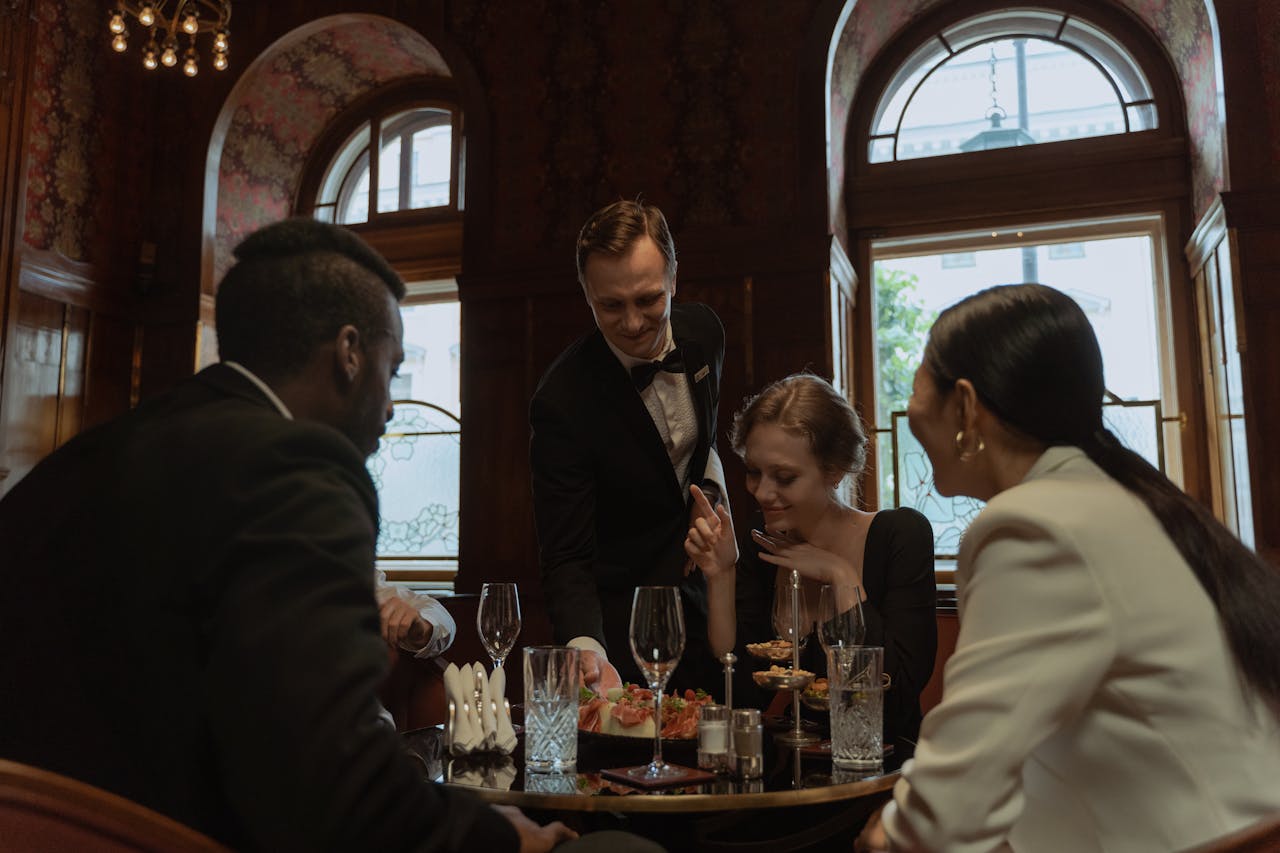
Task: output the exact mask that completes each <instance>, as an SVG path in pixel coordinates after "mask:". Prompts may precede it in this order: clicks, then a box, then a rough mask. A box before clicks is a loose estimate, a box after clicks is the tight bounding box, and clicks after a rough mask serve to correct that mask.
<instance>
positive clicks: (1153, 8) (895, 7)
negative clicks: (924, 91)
mask: <svg viewBox="0 0 1280 853" xmlns="http://www.w3.org/2000/svg"><path fill="white" fill-rule="evenodd" d="M941 2H945V0H897V2H893V3H885V2H874V1H873V0H857V5H856V6H854V8H853V11H852V13H851V14H850V15H849V20H848V22H847V23H846V26H845V29H844V32H842V33H841V34H840V37H839V38H840V41H839V44H838V47H837V49H836V55H835V61H834V67H833V69H832V75H831V89H832V91H831V102H830V109H831V137H832V138H831V158H832V163H831V175H830V181H829V184H828V192H829V199H828V201H829V204H830V207H829V210H830V211H831V216H832V225H833V228H834V229H835V232H836V233H837V234H843V233H844V231H845V230H846V227H845V222H844V210H843V206H844V205H843V193H844V176H845V157H846V156H847V152H846V151H845V146H846V138H847V132H848V123H849V110H850V107H851V105H852V103H853V99H854V97H855V95H856V94H857V87H858V82H859V80H860V79H861V77H862V72H863V71H864V70H865V68H866V67H867V64H868V63H869V62H870V61H871V60H872V59H874V58H875V56H876V54H878V53H879V52H880V50H881V49H882V48H883V47H884V46H885V45H886V44H888V43H889V41H891V40H892V39H893V37H894V36H895V35H896V34H897V33H899V32H901V31H902V29H903V28H904V27H905V26H906V25H907V24H908V23H910V22H911V21H912V20H914V19H915V18H917V17H918V16H919V15H921V14H923V13H924V12H926V11H928V10H930V9H932V8H934V7H935V6H937V5H938V4H939V3H941ZM1118 2H1120V3H1121V4H1122V5H1124V6H1126V7H1128V8H1129V10H1130V11H1132V12H1133V13H1134V14H1136V15H1137V16H1138V17H1139V18H1140V19H1141V20H1142V21H1143V22H1144V23H1145V24H1146V25H1147V26H1148V27H1149V28H1150V29H1151V31H1152V32H1153V33H1154V34H1155V36H1156V38H1157V39H1158V40H1159V41H1160V42H1161V43H1162V44H1163V45H1164V47H1165V50H1166V51H1168V53H1169V56H1170V58H1171V59H1172V61H1173V65H1174V69H1175V71H1176V72H1177V74H1178V77H1179V79H1180V80H1181V82H1182V90H1183V91H1182V95H1183V99H1184V101H1185V102H1186V110H1187V123H1188V125H1189V131H1190V139H1191V149H1192V183H1193V198H1192V202H1193V206H1194V210H1195V214H1196V216H1197V217H1198V216H1200V215H1201V214H1202V213H1204V212H1205V211H1206V210H1207V209H1208V208H1209V205H1211V204H1212V203H1213V200H1214V198H1215V197H1216V196H1217V193H1218V192H1219V191H1220V190H1221V189H1222V187H1223V168H1222V132H1221V127H1220V125H1219V122H1218V109H1217V91H1216V90H1217V86H1216V80H1215V77H1214V65H1213V35H1212V31H1211V29H1210V26H1209V15H1208V11H1207V10H1206V9H1205V5H1204V2H1203V0H1118ZM1260 5H1267V4H1260ZM1272 56H1273V57H1274V56H1275V52H1272ZM1273 83H1274V79H1273ZM1275 85H1280V84H1275ZM1278 102H1280V99H1278Z"/></svg>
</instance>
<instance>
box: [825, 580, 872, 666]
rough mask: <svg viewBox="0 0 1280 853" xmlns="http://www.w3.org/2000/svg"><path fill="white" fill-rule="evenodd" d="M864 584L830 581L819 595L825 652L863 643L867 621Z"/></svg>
mask: <svg viewBox="0 0 1280 853" xmlns="http://www.w3.org/2000/svg"><path fill="white" fill-rule="evenodd" d="M862 598H863V592H862V587H861V586H859V585H857V584H841V585H832V584H827V585H825V586H823V587H822V591H821V592H820V593H819V595H818V642H819V643H821V644H822V651H823V652H830V651H831V650H832V649H838V648H846V647H849V646H860V645H862V641H863V640H864V639H865V638H866V634H867V622H866V619H865V618H864V617H863V613H862Z"/></svg>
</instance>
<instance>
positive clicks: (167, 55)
mask: <svg viewBox="0 0 1280 853" xmlns="http://www.w3.org/2000/svg"><path fill="white" fill-rule="evenodd" d="M160 64H162V65H163V66H164V67H165V68H172V67H173V66H175V65H177V64H178V51H176V50H174V49H173V45H171V44H166V45H165V46H164V53H162V54H160Z"/></svg>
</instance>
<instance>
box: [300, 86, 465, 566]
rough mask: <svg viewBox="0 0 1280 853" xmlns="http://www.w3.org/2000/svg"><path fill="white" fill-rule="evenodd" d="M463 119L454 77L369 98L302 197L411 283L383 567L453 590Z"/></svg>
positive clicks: (381, 488) (382, 453)
mask: <svg viewBox="0 0 1280 853" xmlns="http://www.w3.org/2000/svg"><path fill="white" fill-rule="evenodd" d="M462 118H463V117H462V113H461V111H460V110H459V109H458V107H457V104H456V98H455V97H454V95H453V92H452V89H451V88H450V84H449V83H448V81H443V80H439V79H435V78H420V79H411V80H405V81H399V82H397V83H394V84H391V85H388V86H386V87H384V88H382V89H379V90H377V91H375V92H372V93H370V94H368V95H367V96H365V97H364V98H362V99H360V100H358V101H356V102H355V103H353V104H352V105H351V106H350V107H348V108H347V109H346V110H345V111H344V112H343V113H341V114H340V115H339V116H338V117H337V118H336V119H335V120H334V121H333V122H332V123H331V124H330V126H329V127H327V128H326V129H325V131H324V133H323V134H321V136H320V139H319V141H318V142H317V144H316V147H315V150H314V151H313V152H312V154H311V157H310V158H309V160H308V165H307V169H306V171H305V172H304V176H303V180H302V182H301V186H300V188H299V193H298V202H297V207H298V210H299V212H300V213H308V214H310V215H313V216H315V217H316V218H317V219H320V220H323V221H326V222H336V223H338V224H341V225H346V226H348V227H349V228H351V229H352V230H354V231H357V232H358V233H359V234H360V235H361V236H362V237H364V238H365V239H366V240H367V241H368V242H369V243H370V244H371V245H372V246H373V247H374V248H376V249H378V250H379V251H380V252H381V253H382V254H383V256H384V257H386V258H387V260H388V261H390V262H391V264H392V266H394V267H395V268H396V271H397V272H399V273H400V275H401V276H402V277H403V278H404V279H405V281H406V283H407V286H408V295H407V296H406V297H405V300H404V303H403V305H402V306H401V318H402V320H403V321H404V330H405V336H404V349H405V360H404V363H403V364H402V365H401V366H400V371H399V374H398V375H397V377H396V379H395V380H394V381H393V383H392V389H391V392H392V396H393V397H395V398H396V412H395V417H394V418H393V420H392V421H391V423H389V424H388V425H387V434H386V435H385V436H384V437H383V441H382V443H381V446H380V447H379V449H378V452H377V453H375V454H374V455H373V456H372V457H371V458H370V460H369V471H370V473H371V474H372V476H373V478H374V481H375V483H376V484H377V487H378V496H379V502H380V504H381V517H382V518H381V520H382V528H381V530H380V531H379V535H378V563H379V566H380V568H382V569H383V570H384V571H386V573H387V577H388V578H389V579H391V580H398V581H406V582H409V583H412V584H414V585H416V586H423V587H436V588H439V587H448V586H451V584H452V580H453V576H454V574H456V572H457V561H458V531H459V528H458V521H459V512H458V504H459V494H458V486H459V465H460V455H459V449H460V440H461V433H462V422H461V416H462V411H461V404H460V394H459V384H460V382H459V380H460V373H461V364H460V356H461V340H462V336H461V322H460V320H461V318H460V312H459V303H458V288H457V280H456V276H457V274H458V273H459V272H460V271H461V257H462V208H463V204H462V199H463V191H462V180H461V174H462V173H461V166H462V163H463V149H464V142H465V139H464V135H463V132H462V131H463V121H462ZM374 151H377V152H379V153H378V156H377V157H373V156H372V152H374ZM375 188H376V192H375V191H374V189H375Z"/></svg>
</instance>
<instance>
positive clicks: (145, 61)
mask: <svg viewBox="0 0 1280 853" xmlns="http://www.w3.org/2000/svg"><path fill="white" fill-rule="evenodd" d="M159 64H160V63H158V62H157V61H156V52H155V51H154V50H148V51H147V52H146V53H144V54H142V65H143V67H144V68H146V69H147V70H148V71H155V70H156V66H157V65H159Z"/></svg>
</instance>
